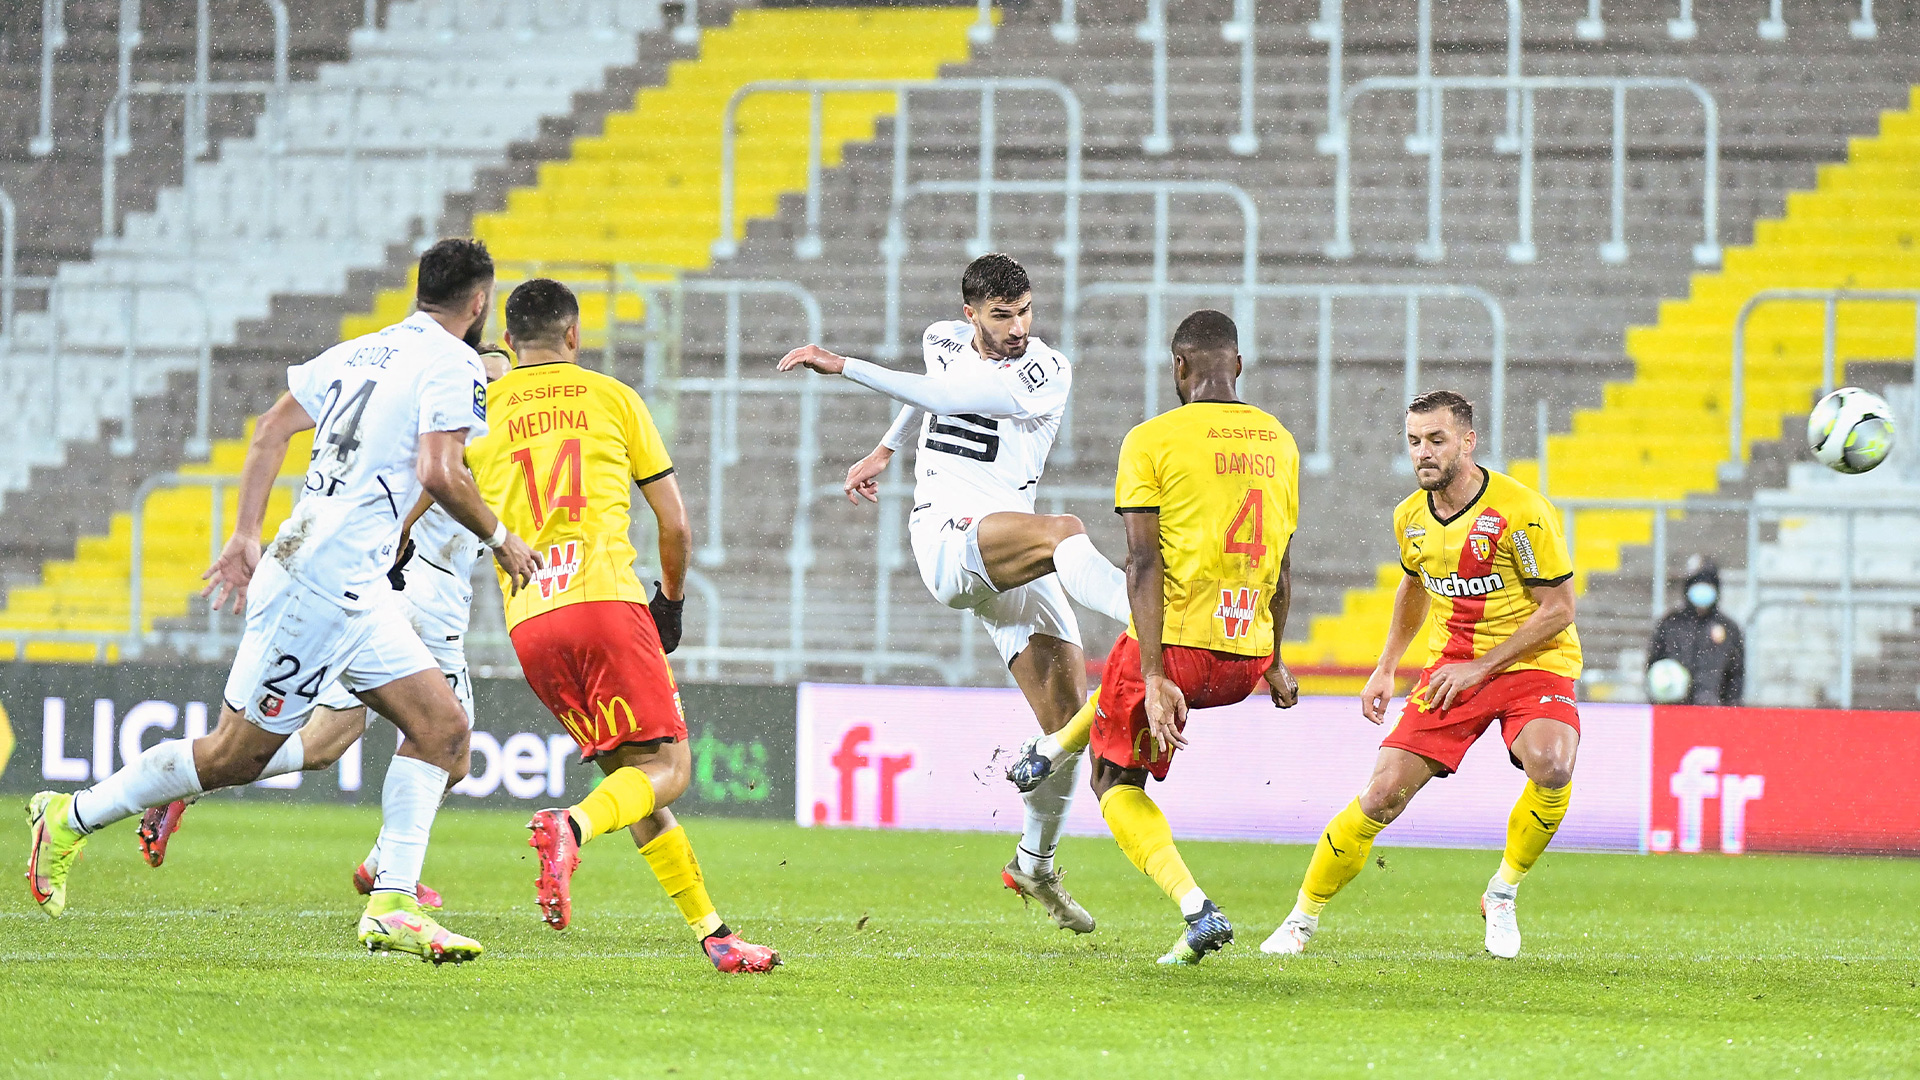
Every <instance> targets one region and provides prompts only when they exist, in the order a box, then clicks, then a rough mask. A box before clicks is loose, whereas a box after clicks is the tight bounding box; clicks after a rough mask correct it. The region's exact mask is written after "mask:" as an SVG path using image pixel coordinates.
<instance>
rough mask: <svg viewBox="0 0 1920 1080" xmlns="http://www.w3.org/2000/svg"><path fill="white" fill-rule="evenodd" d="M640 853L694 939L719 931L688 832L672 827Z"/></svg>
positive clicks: (676, 826) (718, 920)
mask: <svg viewBox="0 0 1920 1080" xmlns="http://www.w3.org/2000/svg"><path fill="white" fill-rule="evenodd" d="M620 771H621V772H625V771H627V770H625V769H622V770H620ZM615 775H618V774H615ZM602 786H603V787H604V786H605V785H602ZM640 854H642V855H644V856H646V858H647V865H648V866H651V867H652V868H653V876H654V877H657V878H659V879H660V887H661V888H663V889H665V890H667V895H668V896H671V897H673V904H674V906H675V907H677V908H679V909H680V914H681V915H682V916H683V917H684V918H685V919H686V920H687V925H688V926H691V927H693V932H694V935H695V936H696V937H700V938H705V937H706V936H707V935H709V934H711V933H713V932H714V931H715V930H718V929H719V928H720V914H719V912H717V911H715V910H714V909H713V900H712V898H711V897H709V896H707V881H706V878H705V877H704V876H703V875H702V874H701V873H700V860H699V859H696V858H694V857H693V845H692V844H690V843H688V842H687V830H685V829H683V828H681V827H680V826H678V825H675V826H674V827H673V828H671V829H668V830H667V831H666V832H663V833H661V834H660V835H659V836H656V837H654V838H653V840H652V841H651V842H649V843H648V844H647V845H646V846H644V847H642V848H641V849H640Z"/></svg>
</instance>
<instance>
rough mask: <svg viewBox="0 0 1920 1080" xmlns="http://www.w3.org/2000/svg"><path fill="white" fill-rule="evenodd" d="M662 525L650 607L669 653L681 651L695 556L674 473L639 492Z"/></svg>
mask: <svg viewBox="0 0 1920 1080" xmlns="http://www.w3.org/2000/svg"><path fill="white" fill-rule="evenodd" d="M640 494H642V495H644V496H646V498H647V506H648V507H649V508H650V509H652V511H653V517H654V520H655V521H657V522H659V523H660V577H661V580H660V581H659V582H656V584H657V585H658V586H659V593H658V595H656V596H655V597H654V598H653V602H652V603H650V604H648V605H647V607H648V609H649V610H650V611H652V613H653V623H654V626H655V627H656V628H657V629H658V630H659V631H660V647H661V648H662V649H664V650H666V651H667V652H672V651H673V650H675V649H677V648H679V647H680V631H681V628H682V625H683V624H682V623H681V614H682V611H683V605H685V603H686V599H687V557H688V556H689V555H690V554H691V553H692V552H693V525H692V524H691V523H690V522H689V521H688V519H687V504H686V501H685V500H683V499H682V498H681V497H680V481H678V480H676V479H674V477H673V474H672V473H668V474H667V475H665V476H662V477H660V478H659V479H657V480H654V481H652V482H651V483H649V484H647V485H645V486H644V487H642V488H641V489H640Z"/></svg>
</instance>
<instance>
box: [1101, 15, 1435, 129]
mask: <svg viewBox="0 0 1920 1080" xmlns="http://www.w3.org/2000/svg"><path fill="white" fill-rule="evenodd" d="M1422 2H1423V3H1424V2H1426V0H1422ZM1133 36H1134V37H1135V38H1137V39H1139V40H1140V41H1144V42H1147V43H1149V44H1151V45H1152V46H1153V130H1152V131H1150V132H1148V133H1147V135H1146V137H1144V138H1142V139H1141V140H1140V150H1141V152H1142V153H1145V154H1150V155H1153V156H1155V157H1158V156H1159V155H1161V154H1165V153H1167V152H1168V151H1170V150H1172V149H1173V135H1172V133H1171V132H1170V131H1169V130H1168V127H1167V0H1147V17H1146V20H1145V21H1144V22H1141V23H1139V24H1138V25H1136V26H1135V27H1134V28H1133Z"/></svg>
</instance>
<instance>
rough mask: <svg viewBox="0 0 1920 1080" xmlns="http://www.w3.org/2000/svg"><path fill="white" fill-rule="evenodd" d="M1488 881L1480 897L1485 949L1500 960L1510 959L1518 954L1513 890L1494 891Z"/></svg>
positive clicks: (1517, 927) (1516, 918)
mask: <svg viewBox="0 0 1920 1080" xmlns="http://www.w3.org/2000/svg"><path fill="white" fill-rule="evenodd" d="M1497 882H1498V879H1497V878H1496V879H1495V881H1494V882H1489V883H1488V885H1487V891H1486V892H1485V893H1484V894H1483V895H1482V896H1481V897H1480V914H1481V915H1482V916H1483V917H1485V918H1486V920H1487V951H1488V952H1490V953H1492V954H1493V955H1495V956H1497V957H1499V958H1500V959H1502V960H1511V959H1513V958H1514V957H1516V956H1519V955H1520V919H1519V917H1518V916H1517V915H1516V914H1515V913H1514V900H1515V896H1516V894H1515V892H1514V891H1512V890H1511V889H1509V891H1506V892H1500V893H1497V892H1495V891H1494V884H1495V883H1497Z"/></svg>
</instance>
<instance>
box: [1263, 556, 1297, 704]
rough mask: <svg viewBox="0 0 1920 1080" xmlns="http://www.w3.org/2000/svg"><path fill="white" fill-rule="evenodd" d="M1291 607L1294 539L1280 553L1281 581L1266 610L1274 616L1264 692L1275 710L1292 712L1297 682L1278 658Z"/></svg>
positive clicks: (1275, 584)
mask: <svg viewBox="0 0 1920 1080" xmlns="http://www.w3.org/2000/svg"><path fill="white" fill-rule="evenodd" d="M1292 605H1293V540H1292V539H1291V538H1289V539H1288V540H1287V548H1286V550H1285V551H1283V552H1281V553H1280V578H1279V580H1277V581H1275V582H1274V586H1273V600H1272V601H1271V602H1270V603H1268V605H1267V610H1268V611H1269V612H1271V613H1272V615H1273V664H1272V666H1270V667H1268V668H1267V676H1266V678H1267V693H1269V694H1271V695H1272V696H1273V704H1274V707H1275V708H1279V709H1291V708H1293V706H1294V705H1295V704H1296V703H1297V702H1299V700H1300V682H1299V680H1297V679H1295V678H1294V677H1293V672H1291V671H1288V670H1287V662H1286V661H1285V660H1282V659H1281V658H1280V641H1281V639H1282V638H1284V637H1285V636H1286V633H1287V609H1288V608H1289V607H1291V606H1292Z"/></svg>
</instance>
